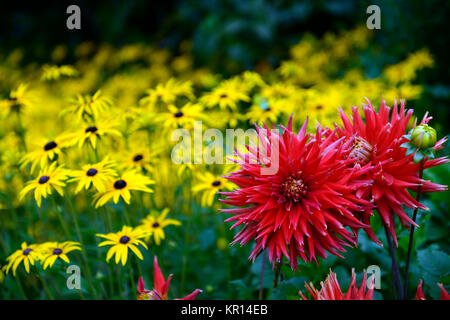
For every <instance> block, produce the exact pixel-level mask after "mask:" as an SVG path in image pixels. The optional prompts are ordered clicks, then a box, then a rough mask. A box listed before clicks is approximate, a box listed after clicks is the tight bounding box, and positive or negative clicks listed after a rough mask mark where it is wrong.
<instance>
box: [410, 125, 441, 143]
mask: <svg viewBox="0 0 450 320" xmlns="http://www.w3.org/2000/svg"><path fill="white" fill-rule="evenodd" d="M436 141H437V136H436V130H434V129H433V128H432V127H430V126H428V125H426V124H421V125H420V126H417V127H415V128H414V130H413V132H412V134H411V142H412V143H413V144H414V145H415V146H416V147H417V148H419V149H427V148H431V147H434V145H435V144H436Z"/></svg>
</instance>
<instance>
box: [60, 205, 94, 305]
mask: <svg viewBox="0 0 450 320" xmlns="http://www.w3.org/2000/svg"><path fill="white" fill-rule="evenodd" d="M65 198H66V199H67V203H68V204H69V211H70V214H71V215H72V219H73V222H74V224H75V231H76V233H77V238H78V240H79V241H80V243H81V245H82V246H83V250H81V255H82V256H83V259H84V265H85V267H86V275H87V280H88V283H89V286H90V287H91V290H92V293H93V294H94V297H95V298H96V299H98V296H97V290H96V289H95V286H94V283H93V282H92V272H91V268H90V267H89V260H88V258H87V256H86V250H87V249H86V248H87V247H86V245H85V243H84V241H83V237H82V235H81V231H80V226H79V224H78V218H77V215H76V213H75V210H74V208H73V204H72V201H71V200H70V198H69V197H65Z"/></svg>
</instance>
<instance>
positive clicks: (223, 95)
mask: <svg viewBox="0 0 450 320" xmlns="http://www.w3.org/2000/svg"><path fill="white" fill-rule="evenodd" d="M226 97H228V95H227V94H226V93H222V94H221V95H220V99H224V98H226Z"/></svg>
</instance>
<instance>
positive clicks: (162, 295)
mask: <svg viewBox="0 0 450 320" xmlns="http://www.w3.org/2000/svg"><path fill="white" fill-rule="evenodd" d="M153 268H154V269H155V270H154V275H153V277H154V283H153V285H154V288H153V290H146V289H145V282H144V279H143V278H142V277H140V278H139V281H138V287H137V290H138V292H139V294H138V300H168V296H167V293H168V291H169V283H170V280H171V279H172V275H169V277H168V278H167V281H166V280H165V279H164V275H163V274H162V272H161V269H160V268H159V265H158V259H157V258H156V256H155V259H154V260H153ZM200 292H202V290H200V289H195V290H194V291H193V292H192V293H190V294H188V295H187V296H186V297H184V298H181V299H175V300H195V298H197V295H198V294H199V293H200Z"/></svg>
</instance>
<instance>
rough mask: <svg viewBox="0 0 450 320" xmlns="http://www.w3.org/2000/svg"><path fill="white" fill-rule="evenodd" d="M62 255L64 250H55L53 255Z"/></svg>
mask: <svg viewBox="0 0 450 320" xmlns="http://www.w3.org/2000/svg"><path fill="white" fill-rule="evenodd" d="M61 253H62V250H61V249H60V248H56V249H55V250H53V254H54V255H57V256H58V255H60V254H61Z"/></svg>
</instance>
